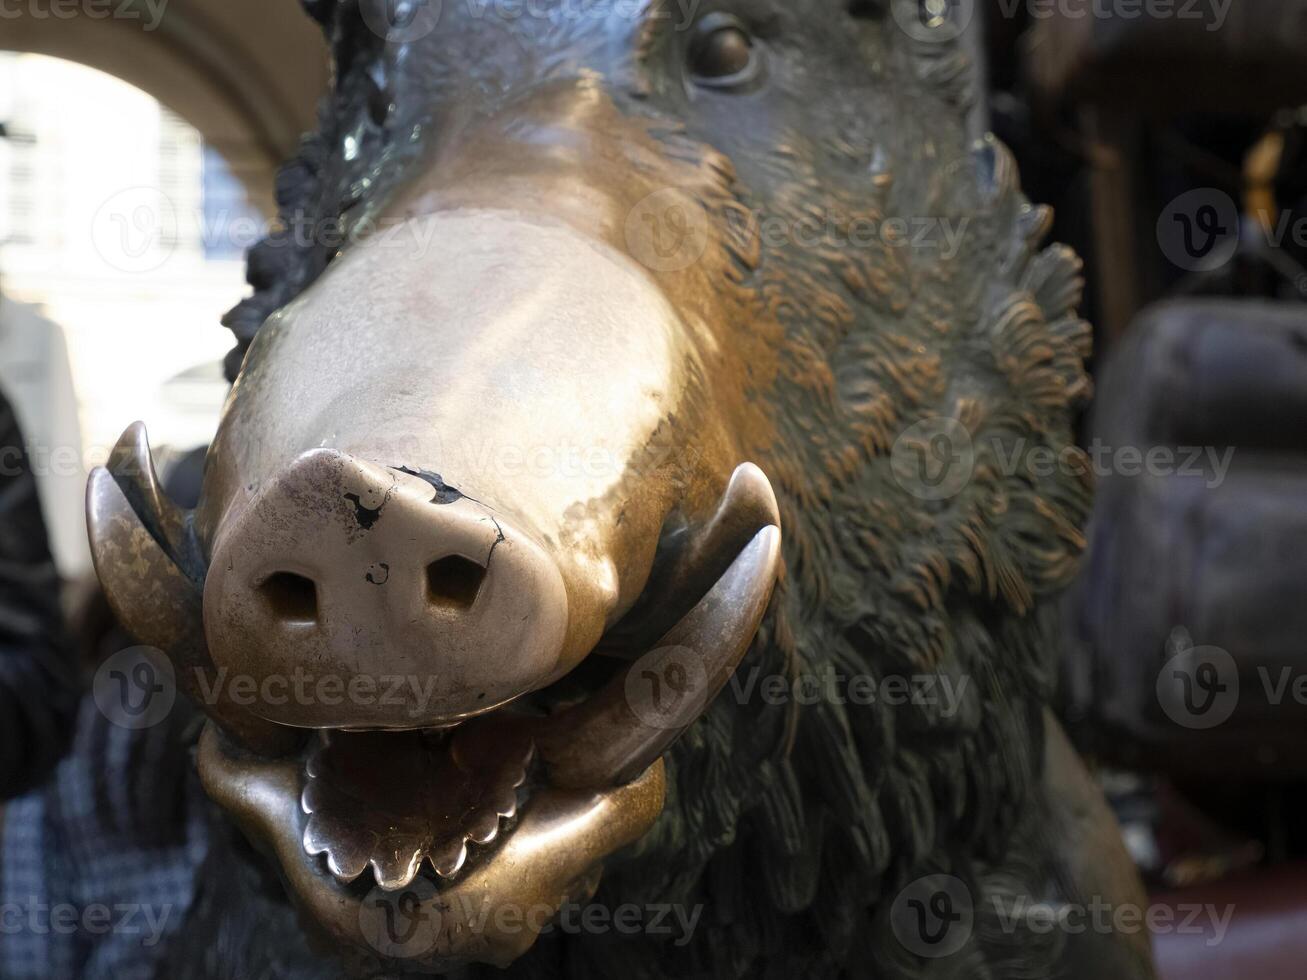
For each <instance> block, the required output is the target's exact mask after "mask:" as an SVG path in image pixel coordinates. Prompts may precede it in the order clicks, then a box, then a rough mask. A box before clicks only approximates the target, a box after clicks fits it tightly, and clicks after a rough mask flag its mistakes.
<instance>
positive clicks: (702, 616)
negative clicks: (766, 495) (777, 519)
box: [537, 525, 781, 788]
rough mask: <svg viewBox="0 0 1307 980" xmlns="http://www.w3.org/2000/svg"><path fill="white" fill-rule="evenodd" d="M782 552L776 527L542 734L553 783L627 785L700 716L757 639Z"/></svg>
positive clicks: (765, 530) (540, 739)
mask: <svg viewBox="0 0 1307 980" xmlns="http://www.w3.org/2000/svg"><path fill="white" fill-rule="evenodd" d="M780 542H781V532H780V529H779V528H778V527H776V526H774V525H772V526H768V527H765V528H763V529H762V530H761V531H759V532H757V534H756V535H755V536H754V537H753V540H752V541H750V542H749V544H748V545H747V546H746V547H745V548H744V550H743V551H741V552H740V553H739V555H738V556H737V557H736V559H735V561H734V562H733V563H732V564H731V566H730V567H729V568H728V569H727V570H726V573H725V574H724V575H723V576H722V577H721V578H720V579H719V580H718V581H717V584H716V585H714V586H713V587H712V588H711V589H710V590H709V591H708V594H707V595H705V596H704V597H703V598H702V599H701V600H700V601H699V604H698V605H696V606H695V607H694V608H693V609H691V610H690V612H689V613H687V614H686V615H685V617H684V618H683V619H682V620H681V621H680V622H679V623H677V624H676V625H675V626H674V627H672V629H671V630H670V631H669V632H668V633H667V634H666V635H665V636H664V637H663V638H662V640H661V641H660V642H659V644H658V645H657V647H656V648H655V649H654V650H653V652H651V653H650V654H648V655H646V656H645V657H643V658H642V659H641V660H639V661H637V662H636V663H634V664H631V665H630V666H628V667H627V668H626V669H625V670H624V671H622V672H621V673H620V674H619V675H618V676H617V677H616V678H614V679H613V680H612V681H611V682H609V684H608V685H607V686H606V687H604V688H603V689H602V690H601V691H600V692H599V693H598V694H596V695H595V696H594V697H592V698H590V699H589V700H588V701H585V702H583V703H582V704H579V705H577V706H576V707H574V708H571V709H569V710H567V711H564V712H563V713H562V714H560V715H558V716H557V717H556V718H554V719H551V720H550V722H548V723H547V724H546V725H545V726H543V730H542V731H541V733H540V734H539V735H538V736H537V745H538V746H539V749H540V754H541V758H542V759H543V760H544V762H545V764H546V766H547V767H548V769H549V776H550V781H551V783H553V784H554V785H557V786H563V787H569V788H581V787H587V788H597V787H603V786H610V785H620V784H622V783H625V782H629V781H630V780H632V779H635V778H636V777H638V776H639V775H640V773H642V772H644V771H645V770H646V769H647V768H648V767H649V766H651V765H652V764H653V763H654V762H655V761H657V759H658V758H659V757H660V756H661V755H662V754H663V753H664V752H665V751H667V749H668V748H669V747H670V746H671V744H672V743H673V742H675V741H676V739H677V738H678V737H679V736H680V735H681V733H682V732H684V731H685V730H686V729H687V728H689V727H690V725H692V724H693V723H694V722H695V721H696V720H697V719H698V718H699V717H700V716H702V714H703V713H704V712H705V711H706V710H707V709H708V706H709V705H710V704H711V703H712V701H713V699H714V698H715V697H716V696H717V694H718V693H719V692H720V691H721V689H722V687H724V686H725V684H726V682H727V681H728V680H729V679H730V677H731V675H732V674H733V673H734V672H735V668H736V667H737V666H738V665H739V663H740V661H741V659H743V657H744V654H745V653H746V651H747V650H748V649H749V646H750V644H751V643H752V642H753V638H754V635H755V634H756V633H757V632H758V626H759V624H760V623H761V621H762V617H763V613H764V612H766V609H767V604H768V602H769V601H770V600H771V594H772V589H773V588H774V587H775V584H776V577H777V574H778V572H779V567H780ZM650 685H654V687H652V688H651V687H650Z"/></svg>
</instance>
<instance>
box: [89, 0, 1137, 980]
mask: <svg viewBox="0 0 1307 980" xmlns="http://www.w3.org/2000/svg"><path fill="white" fill-rule="evenodd" d="M896 2H897V0H896ZM309 11H310V13H311V14H312V15H313V16H315V17H316V18H317V19H318V20H320V21H321V22H322V24H323V25H324V27H325V29H326V31H327V33H328V35H329V38H330V39H331V42H332V44H333V47H334V55H335V62H336V73H337V74H336V79H335V83H334V89H333V92H332V93H331V95H330V97H329V98H328V99H327V100H326V102H325V103H324V107H323V112H322V124H321V131H320V133H318V134H317V135H315V136H313V137H311V138H309V139H307V140H306V142H305V144H304V146H303V149H302V153H301V154H300V156H299V157H298V158H297V159H296V160H295V161H293V162H292V163H290V164H289V165H288V166H287V167H286V168H285V170H284V171H283V173H282V175H281V177H280V181H279V186H278V188H277V191H278V198H279V204H280V207H281V216H280V219H279V222H278V224H277V226H276V228H275V230H274V232H273V233H272V235H271V236H270V237H269V238H268V240H267V241H265V242H264V243H263V244H261V245H260V246H259V247H257V248H256V249H255V250H254V251H253V252H252V253H251V255H250V263H249V277H250V281H251V283H252V284H253V286H254V287H255V292H254V295H253V296H252V297H251V298H250V299H248V300H247V301H245V302H244V303H242V304H241V306H239V307H238V308H237V309H236V310H234V311H233V312H232V313H231V314H230V315H229V319H228V323H229V326H231V327H232V328H233V329H234V331H235V332H236V334H237V336H238V337H239V339H240V341H241V346H240V348H239V349H238V351H237V352H236V356H235V357H234V359H233V362H232V365H231V366H232V368H233V370H234V369H235V368H237V367H239V376H238V377H237V378H236V379H235V385H234V388H233V390H232V393H231V396H230V399H229V401H228V403H227V406H226V409H225V412H224V415H223V419H222V422H221V426H220V429H219V431H218V433H217V436H216V438H215V440H214V442H213V445H212V447H211V449H210V451H209V454H208V458H207V462H206V466H205V472H204V482H203V491H202V495H201V498H200V501H199V504H198V506H197V507H196V508H195V509H194V510H193V511H183V510H181V509H179V508H177V507H175V506H174V505H172V504H171V503H169V501H168V499H167V498H166V497H165V495H164V494H163V493H162V492H161V491H160V489H159V483H158V479H157V477H156V476H155V475H154V469H153V465H152V463H151V462H150V459H149V450H148V446H147V444H146V441H145V435H144V430H143V429H142V428H140V427H139V426H136V427H133V428H132V429H131V430H129V432H128V433H127V435H126V436H124V439H123V441H122V442H121V443H120V444H119V446H118V448H117V450H116V452H115V454H114V456H113V457H112V459H111V460H110V463H109V465H108V467H107V468H106V469H102V470H99V471H97V472H96V473H95V474H94V475H93V477H92V479H91V484H90V489H89V516H90V525H91V534H92V538H93V542H94V551H95V555H96V562H97V569H98V572H99V575H100V577H101V580H102V582H103V585H104V588H105V590H106V593H107V595H108V597H109V599H110V602H111V604H112V605H113V607H114V609H115V611H116V613H117V614H118V615H119V617H120V618H121V620H122V621H123V623H124V624H125V625H126V626H127V627H128V628H129V629H130V630H131V631H132V633H133V634H134V635H135V636H137V637H138V638H139V639H140V640H141V641H142V642H143V643H147V644H151V645H153V646H155V647H158V648H159V649H161V650H163V651H165V652H166V653H167V655H168V657H169V659H170V661H171V668H172V670H173V671H174V672H175V676H176V678H177V681H178V684H179V686H180V687H181V688H182V690H184V691H185V692H187V693H188V694H189V695H190V698H191V699H192V700H194V701H195V702H196V703H197V704H198V705H200V706H201V707H202V708H203V710H204V712H205V714H206V715H207V724H206V726H205V729H204V732H203V734H202V736H201V737H200V738H199V741H198V747H197V749H196V757H197V764H198V769H199V774H200V778H201V779H202V781H203V784H204V786H205V789H206V790H207V791H208V793H209V795H210V796H211V797H212V799H213V800H214V801H216V803H217V804H218V805H219V807H220V810H221V812H223V813H224V814H226V815H227V816H228V817H229V818H230V826H234V827H239V829H240V831H241V833H240V834H237V833H235V832H232V833H229V834H228V835H227V837H226V838H225V839H224V841H222V842H220V843H218V844H215V845H214V846H215V848H216V853H217V854H218V855H219V857H218V858H216V859H214V860H211V861H210V862H209V864H208V865H207V866H206V867H207V871H206V872H205V875H204V877H203V878H202V881H201V884H200V894H199V895H198V897H197V899H196V903H195V906H194V908H193V909H192V910H191V911H190V913H189V916H188V920H187V922H186V923H185V925H184V927H183V929H182V932H181V936H180V938H179V940H178V942H177V943H176V944H175V953H174V954H173V955H172V957H171V962H170V964H169V967H168V976H170V977H173V978H177V977H228V976H230V977H242V978H248V977H263V976H267V977H280V976H286V977H319V976H321V977H328V976H339V975H341V973H342V972H344V973H347V974H349V975H357V976H381V975H385V976H395V975H406V974H409V973H413V974H433V973H434V974H448V975H451V976H458V977H473V976H481V975H498V973H499V971H500V970H501V969H507V970H508V973H509V975H511V976H519V977H540V978H545V977H559V978H562V977H568V978H592V977H593V978H609V977H629V978H651V980H652V978H706V977H713V978H736V977H739V978H744V977H749V978H759V977H777V978H782V977H783V978H786V980H789V978H791V977H794V976H796V975H797V976H804V977H811V978H820V977H831V978H835V977H876V978H898V977H902V978H925V977H931V978H945V977H948V978H962V977H966V978H981V977H993V978H1018V977H1020V978H1052V977H1068V978H1072V977H1073V978H1095V980H1099V978H1106V977H1112V978H1145V977H1149V976H1151V975H1152V969H1151V966H1150V963H1149V953H1148V943H1147V939H1146V937H1143V936H1141V935H1139V934H1138V933H1137V932H1135V933H1130V932H1127V931H1124V930H1113V929H1110V928H1108V929H1102V928H1075V929H1073V928H1070V927H1065V928H1064V927H1062V926H1063V925H1064V924H1065V923H1068V922H1071V921H1073V920H1072V918H1071V917H1069V914H1068V913H1069V912H1073V911H1074V910H1077V909H1084V908H1088V907H1094V906H1095V904H1096V903H1097V904H1098V905H1103V906H1106V907H1108V908H1113V909H1115V908H1122V907H1135V908H1139V907H1140V906H1142V901H1143V900H1142V898H1141V896H1140V895H1139V894H1138V885H1137V882H1136V881H1135V879H1134V877H1133V872H1132V870H1131V868H1130V865H1129V862H1128V860H1127V859H1126V857H1125V854H1124V851H1123V850H1122V848H1121V846H1120V844H1119V842H1118V840H1117V835H1116V832H1115V825H1114V824H1113V822H1112V818H1111V816H1110V814H1109V813H1108V811H1107V810H1106V807H1105V806H1104V804H1103V803H1102V801H1101V799H1100V798H1099V797H1098V795H1097V792H1096V790H1095V788H1094V787H1093V785H1092V783H1091V782H1090V780H1089V778H1088V776H1087V775H1086V773H1085V771H1084V769H1083V768H1082V767H1081V765H1080V763H1079V761H1078V760H1077V758H1076V756H1075V754H1074V752H1073V751H1072V750H1071V748H1070V747H1069V745H1068V743H1067V742H1066V740H1065V737H1064V735H1063V734H1062V732H1061V729H1060V728H1059V726H1058V724H1057V722H1056V721H1055V720H1054V719H1053V717H1052V715H1051V714H1050V713H1049V712H1048V710H1047V708H1046V704H1047V702H1048V700H1049V698H1050V694H1051V689H1052V685H1053V680H1054V676H1055V673H1056V661H1057V652H1056V644H1055V640H1054V637H1055V613H1054V599H1055V598H1056V596H1057V595H1058V593H1059V592H1060V590H1062V589H1063V587H1064V586H1065V585H1066V584H1067V583H1068V581H1069V579H1070V578H1071V576H1072V574H1073V571H1074V569H1075V567H1076V563H1077V557H1078V554H1079V552H1080V550H1081V547H1082V545H1083V539H1082V536H1081V531H1080V528H1081V525H1082V522H1083V521H1084V519H1085V517H1086V511H1087V508H1088V504H1089V500H1090V488H1089V486H1088V481H1087V478H1086V477H1084V476H1083V475H1081V474H1082V473H1087V472H1088V467H1087V466H1086V467H1084V468H1083V469H1082V470H1081V471H1080V472H1068V471H1067V470H1066V469H1065V468H1062V469H1058V470H1057V471H1056V472H1053V473H1052V474H1042V475H1041V474H1036V473H1034V472H1032V470H1031V468H1029V467H1025V466H1021V465H1011V464H1010V463H1009V462H1008V458H1009V457H1011V458H1017V457H1019V456H1020V455H1021V454H1023V453H1027V452H1029V451H1031V450H1036V449H1038V450H1041V451H1048V452H1051V453H1053V454H1056V456H1057V457H1058V458H1078V457H1077V456H1076V453H1077V450H1075V449H1074V445H1073V443H1072V441H1071V432H1070V421H1071V418H1072V415H1073V413H1074V412H1075V411H1076V410H1077V409H1078V408H1079V407H1080V406H1081V405H1082V404H1083V403H1084V400H1085V399H1086V397H1087V395H1088V392H1089V385H1088V382H1087V379H1086V376H1085V374H1084V371H1083V366H1082V362H1083V360H1084V358H1085V357H1086V354H1087V352H1088V337H1089V332H1088V329H1087V327H1086V325H1085V324H1084V323H1083V322H1082V321H1081V320H1080V319H1079V318H1078V317H1077V315H1076V313H1075V307H1076V305H1077V303H1078V299H1079V295H1080V289H1081V283H1080V278H1079V266H1078V263H1077V261H1076V260H1075V258H1074V256H1073V255H1072V254H1070V253H1069V252H1068V251H1067V250H1066V249H1063V248H1059V247H1050V248H1043V247H1042V246H1041V238H1042V237H1043V236H1044V234H1045V233H1046V231H1047V229H1048V224H1049V215H1048V213H1047V211H1046V210H1045V209H1042V208H1038V207H1032V206H1031V205H1030V204H1029V203H1028V202H1027V201H1026V200H1025V199H1024V198H1023V197H1022V195H1021V193H1020V191H1019V188H1018V178H1017V174H1016V172H1015V168H1014V165H1013V162H1012V160H1011V158H1010V157H1009V155H1008V153H1007V152H1006V151H1005V150H1004V148H1003V147H1002V146H1000V145H998V144H997V143H996V142H993V141H986V142H982V143H980V144H974V143H972V142H971V141H970V140H969V139H968V138H967V136H966V131H965V127H964V122H963V119H964V115H965V112H966V109H967V106H968V104H969V101H970V99H971V97H972V96H971V93H970V82H969V75H968V72H967V65H966V61H965V59H964V57H963V55H962V53H961V52H960V51H959V49H958V45H957V44H956V43H953V41H951V40H950V39H948V38H945V37H935V36H932V34H931V31H932V30H937V29H940V28H939V25H938V24H936V23H935V22H936V21H937V20H938V17H933V16H928V15H927V12H918V11H916V8H915V7H914V8H913V9H912V11H911V12H910V16H908V17H907V19H906V20H905V16H904V12H903V11H902V10H898V9H896V8H894V7H890V6H887V5H882V4H880V3H877V2H857V0H854V2H847V0H784V2H782V0H739V2H733V0H711V2H704V3H703V4H701V5H695V4H690V3H681V4H679V5H678V4H674V3H670V2H655V0H649V2H629V0H533V2H529V3H528V2H511V3H509V2H496V0H445V2H444V3H443V4H435V3H410V2H407V0H406V2H400V3H396V2H395V0H317V2H314V3H312V4H310V5H309ZM950 229H952V230H954V231H957V232H958V233H957V234H956V235H952V236H950V235H949V234H947V233H948V232H949V230H950ZM941 440H943V441H942V442H941ZM941 451H944V455H941ZM955 457H956V458H955ZM953 462H957V463H958V465H959V466H961V467H964V469H965V471H964V472H963V473H962V479H955V478H954V474H953V473H951V472H949V467H950V465H951V464H952V463H953ZM932 467H934V469H932ZM814 678H817V679H822V678H826V679H830V678H834V679H835V681H834V686H835V688H836V689H837V690H835V691H834V692H833V693H832V691H831V690H829V689H828V688H829V687H830V685H824V682H823V683H822V685H819V686H822V690H821V691H820V692H819V694H818V696H811V690H810V689H811V688H812V687H813V684H811V683H810V682H811V681H812V680H813V679H814ZM927 682H928V683H927ZM846 688H847V690H846ZM932 688H939V689H945V690H948V691H951V692H952V693H953V695H954V696H953V697H952V698H940V697H934V696H930V693H929V691H930V689H932ZM858 689H861V690H862V691H863V692H864V696H863V697H861V698H859V697H857V696H856V691H857V690H858ZM868 692H870V695H872V696H867V694H868ZM896 692H897V696H895V694H896ZM247 841H248V843H247ZM578 908H580V909H583V910H584V911H585V912H586V913H587V914H588V913H590V912H592V911H593V910H594V909H596V908H598V909H600V910H601V911H602V910H607V911H609V912H611V913H612V914H611V916H610V917H609V918H607V919H604V918H602V917H599V916H590V917H589V918H586V917H585V916H582V917H581V922H580V924H579V925H576V927H575V928H569V927H568V922H569V921H571V920H569V918H568V917H569V916H571V917H572V919H573V920H574V919H575V918H576V917H575V915H574V913H575V910H576V909H578ZM627 910H634V914H633V915H631V916H627V915H626V914H625V912H626V911H627ZM650 910H655V911H657V910H661V913H662V914H661V915H655V914H648V913H649V912H650ZM668 910H672V911H671V912H669V911H668ZM659 919H661V920H665V921H661V922H659V921H657V920H659Z"/></svg>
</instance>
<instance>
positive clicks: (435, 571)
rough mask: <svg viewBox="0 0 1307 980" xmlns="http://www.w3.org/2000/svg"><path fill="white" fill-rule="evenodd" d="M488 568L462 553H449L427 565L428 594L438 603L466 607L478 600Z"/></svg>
mask: <svg viewBox="0 0 1307 980" xmlns="http://www.w3.org/2000/svg"><path fill="white" fill-rule="evenodd" d="M485 577H486V570H485V569H484V568H482V567H481V566H480V565H478V564H477V563H476V562H474V561H472V560H470V559H468V558H464V557H463V556H462V555H447V556H446V557H444V558H439V559H437V560H436V561H433V562H432V563H431V564H430V565H428V566H427V595H428V596H429V597H430V599H431V601H432V602H434V603H436V604H437V605H444V606H457V607H459V608H462V609H466V608H468V607H469V606H471V605H472V603H473V602H474V601H476V597H477V593H478V592H480V591H481V582H482V580H483V579H484V578H485Z"/></svg>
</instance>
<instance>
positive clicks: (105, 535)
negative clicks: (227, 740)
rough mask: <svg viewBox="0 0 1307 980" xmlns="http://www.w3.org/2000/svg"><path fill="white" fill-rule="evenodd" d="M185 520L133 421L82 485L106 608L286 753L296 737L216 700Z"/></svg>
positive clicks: (207, 700) (234, 718)
mask: <svg viewBox="0 0 1307 980" xmlns="http://www.w3.org/2000/svg"><path fill="white" fill-rule="evenodd" d="M186 520H187V515H186V513H185V512H184V511H182V510H181V509H180V508H179V507H177V506H176V505H175V504H173V503H172V501H170V500H168V499H167V498H166V497H165V496H164V495H163V492H162V490H161V489H160V487H159V480H158V476H157V474H156V473H155V469H154V463H153V461H152V460H151V458H150V451H149V446H148V444H147V443H146V439H145V427H144V426H142V425H141V424H140V423H139V422H138V423H135V424H133V425H132V426H131V427H130V428H128V430H127V431H126V432H125V433H124V434H123V437H122V438H121V439H120V440H119V441H118V444H117V445H116V446H115V447H114V449H113V451H112V452H111V453H110V456H109V463H108V467H107V468H106V467H102V466H97V467H96V468H95V469H94V470H93V471H92V472H91V477H90V480H89V481H88V483H87V487H86V524H87V530H88V532H89V535H90V541H91V560H92V563H93V564H94V566H95V573H96V575H97V576H98V577H99V579H100V585H101V587H102V588H103V589H104V594H105V598H106V599H107V600H108V603H109V608H110V609H112V610H113V613H114V616H115V617H116V618H117V619H118V622H119V623H120V624H121V625H122V626H123V628H124V629H125V630H127V632H128V633H130V634H131V635H132V636H133V637H134V638H135V639H136V640H137V641H138V642H140V643H144V644H147V645H149V646H152V647H157V648H159V649H160V650H162V651H164V652H165V653H166V654H167V655H168V658H169V660H170V661H171V662H172V665H173V667H174V669H175V671H176V674H177V681H178V686H179V687H180V688H181V689H182V690H183V691H185V692H186V694H187V695H188V696H189V697H190V698H191V699H192V700H193V701H194V702H195V703H196V704H202V705H206V706H207V707H209V708H210V710H211V711H213V712H214V713H215V715H216V716H217V717H219V718H220V720H221V721H222V723H223V725H224V726H225V727H226V728H228V729H229V730H230V731H231V732H232V733H233V734H235V735H236V736H238V737H239V738H241V739H242V741H244V742H246V744H247V745H248V746H249V747H250V748H253V749H255V750H256V751H260V752H273V753H275V752H280V751H285V749H286V747H290V746H293V745H294V744H296V743H297V741H298V738H299V737H298V736H297V735H295V734H294V733H289V732H287V731H285V730H281V729H278V728H277V726H273V725H271V724H270V723H268V722H263V721H260V720H258V719H256V718H253V717H252V716H250V715H249V714H248V713H247V712H244V711H240V710H238V709H237V708H236V707H235V706H234V705H232V704H230V703H229V702H227V701H226V700H225V699H222V698H221V697H218V698H217V703H214V702H215V696H214V695H213V693H212V692H216V691H219V690H220V689H221V688H222V685H221V684H220V683H218V681H217V677H216V671H215V670H214V666H213V662H212V661H211V660H210V659H209V655H208V650H207V647H206V646H205V642H204V611H203V595H204V593H203V587H202V582H203V578H204V569H203V563H202V562H200V561H199V559H198V556H195V557H192V558H191V559H190V560H189V561H188V560H187V559H185V558H184V557H183V556H185V555H186V554H188V548H187V546H186V543H185V542H186V533H185V530H186ZM191 550H193V549H191ZM202 679H203V680H202ZM206 692H207V693H206Z"/></svg>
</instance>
